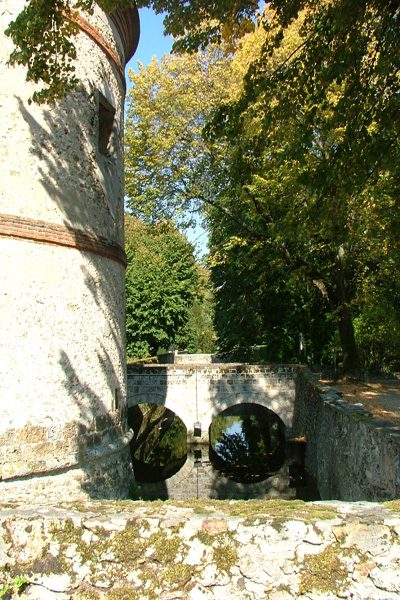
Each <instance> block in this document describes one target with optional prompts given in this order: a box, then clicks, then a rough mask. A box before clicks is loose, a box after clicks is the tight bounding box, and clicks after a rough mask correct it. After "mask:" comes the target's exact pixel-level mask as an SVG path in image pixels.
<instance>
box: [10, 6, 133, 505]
mask: <svg viewBox="0 0 400 600" xmlns="http://www.w3.org/2000/svg"><path fill="white" fill-rule="evenodd" d="M24 4H25V2H24V0H1V6H0V73H1V86H0V106H1V110H2V119H1V123H2V126H1V131H0V141H1V143H0V265H1V269H0V281H1V283H0V498H1V500H3V501H6V500H16V501H22V500H29V499H33V498H34V499H35V500H43V501H54V500H63V499H64V500H71V499H76V498H78V497H81V496H89V497H92V498H112V497H113V498H118V497H126V496H127V494H128V491H129V488H130V486H131V483H132V481H133V475H132V467H131V461H130V456H129V441H130V431H129V429H128V428H127V425H126V360H125V337H124V329H125V323H124V270H125V254H124V250H123V211H124V183H123V105H124V98H125V79H124V66H125V63H126V62H127V60H128V59H129V58H130V57H131V56H132V55H133V53H134V51H135V49H136V45H137V42H138V37H139V20H138V13H137V10H136V8H134V7H132V8H129V9H127V10H118V11H116V12H114V13H113V14H111V15H107V14H105V13H104V12H102V11H101V10H100V9H99V8H98V7H97V5H96V9H95V11H94V14H93V15H91V16H88V15H86V14H81V15H76V16H75V17H74V20H75V21H76V23H77V24H78V27H79V34H78V35H77V37H76V39H75V43H76V47H77V61H76V69H77V71H76V73H77V76H78V78H79V80H80V84H79V86H78V88H77V89H76V91H74V92H73V93H71V94H69V95H68V96H67V97H66V98H65V99H63V100H62V101H59V102H57V103H56V104H55V105H52V106H38V105H35V104H29V102H28V99H29V98H30V97H31V96H32V93H33V91H34V89H35V88H34V86H33V85H30V84H27V83H26V81H25V70H24V69H23V68H21V67H9V66H7V64H6V63H7V60H8V58H9V55H10V53H11V51H12V42H11V41H10V39H9V38H7V37H6V36H5V35H4V33H3V32H4V30H5V29H6V27H7V25H8V24H9V22H10V21H11V20H13V19H14V18H15V17H16V15H17V14H18V13H19V12H20V11H21V10H22V9H23V7H24Z"/></svg>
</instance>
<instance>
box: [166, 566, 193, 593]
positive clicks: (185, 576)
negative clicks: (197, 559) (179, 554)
mask: <svg viewBox="0 0 400 600" xmlns="http://www.w3.org/2000/svg"><path fill="white" fill-rule="evenodd" d="M192 574H193V569H192V567H190V566H189V565H185V564H182V563H180V564H177V565H176V564H174V565H170V566H169V567H168V568H166V569H165V570H164V572H163V578H164V580H165V581H167V582H168V583H169V584H170V585H171V586H172V587H173V588H175V589H179V590H182V589H183V588H184V587H185V586H186V585H187V584H188V583H189V581H190V579H191V577H192Z"/></svg>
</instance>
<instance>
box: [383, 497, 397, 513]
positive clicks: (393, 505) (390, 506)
mask: <svg viewBox="0 0 400 600" xmlns="http://www.w3.org/2000/svg"><path fill="white" fill-rule="evenodd" d="M383 506H384V508H388V509H389V510H393V511H394V512H400V500H390V501H389V502H384V503H383Z"/></svg>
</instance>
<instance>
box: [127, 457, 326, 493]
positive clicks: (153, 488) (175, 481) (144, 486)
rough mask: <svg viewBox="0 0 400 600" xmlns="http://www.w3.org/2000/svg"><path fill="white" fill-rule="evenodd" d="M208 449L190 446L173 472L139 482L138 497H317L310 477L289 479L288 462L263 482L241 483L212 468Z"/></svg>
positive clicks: (288, 460) (289, 466)
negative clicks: (162, 476) (181, 463)
mask: <svg viewBox="0 0 400 600" xmlns="http://www.w3.org/2000/svg"><path fill="white" fill-rule="evenodd" d="M208 450H209V449H208V446H197V447H196V446H194V447H191V448H190V449H189V452H188V455H187V459H186V461H185V464H184V465H183V466H182V468H181V469H180V470H179V471H178V472H177V473H175V474H174V475H172V476H171V477H170V478H169V479H166V480H163V481H159V482H147V483H146V482H144V481H142V482H141V483H139V484H138V496H139V497H140V498H141V499H143V500H156V499H161V500H167V499H173V500H187V499H192V498H214V499H220V500H226V499H234V500H250V499H253V498H254V499H256V498H258V499H264V498H265V499H266V498H282V499H286V500H291V499H294V498H300V499H303V500H318V499H319V498H320V497H319V494H318V490H317V488H316V485H315V482H314V480H313V478H312V477H311V476H310V475H309V474H308V473H306V472H305V471H304V469H301V474H302V476H301V478H300V477H298V476H297V477H296V478H293V476H292V474H291V471H292V465H291V459H287V460H286V461H285V462H284V463H283V465H282V466H281V467H280V469H279V470H278V471H276V472H275V473H274V474H272V475H270V476H269V477H267V478H266V479H264V480H263V481H255V482H251V483H243V482H239V481H234V480H232V479H231V478H228V477H226V476H225V475H224V474H223V473H221V472H220V471H218V470H217V469H215V468H214V467H213V465H212V464H211V461H210V460H209V452H208ZM297 471H298V469H297Z"/></svg>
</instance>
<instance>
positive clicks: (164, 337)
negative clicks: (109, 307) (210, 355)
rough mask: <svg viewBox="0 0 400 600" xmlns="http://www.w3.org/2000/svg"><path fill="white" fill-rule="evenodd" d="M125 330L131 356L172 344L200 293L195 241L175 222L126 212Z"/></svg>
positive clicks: (151, 351) (147, 352) (149, 352)
mask: <svg viewBox="0 0 400 600" xmlns="http://www.w3.org/2000/svg"><path fill="white" fill-rule="evenodd" d="M125 235H126V253H127V258H128V267H127V271H126V335H127V354H128V357H130V358H142V357H146V356H153V355H155V354H156V353H157V351H158V350H159V349H160V348H163V349H168V348H169V346H170V345H171V344H173V343H174V342H175V339H176V336H177V334H178V332H179V331H180V330H181V329H182V328H183V327H184V326H185V324H186V322H187V320H188V315H189V309H190V307H191V305H192V303H193V301H194V299H195V297H196V292H197V287H198V270H197V268H196V265H195V260H194V257H193V247H192V246H191V244H190V243H189V242H188V241H187V239H186V238H185V237H184V236H183V235H182V234H181V233H179V232H178V231H177V229H176V227H175V226H174V225H173V224H172V223H171V222H161V223H158V224H156V225H146V224H143V223H141V222H140V221H139V220H137V219H134V218H132V217H130V216H126V225H125Z"/></svg>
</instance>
